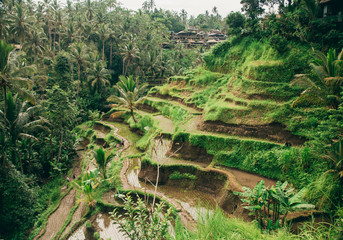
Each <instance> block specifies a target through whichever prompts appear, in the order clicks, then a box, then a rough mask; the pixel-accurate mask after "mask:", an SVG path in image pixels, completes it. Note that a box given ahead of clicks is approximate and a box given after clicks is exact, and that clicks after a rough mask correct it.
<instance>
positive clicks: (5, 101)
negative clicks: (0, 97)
mask: <svg viewBox="0 0 343 240" xmlns="http://www.w3.org/2000/svg"><path fill="white" fill-rule="evenodd" d="M5 84H6V83H5ZM3 92H4V118H5V119H6V112H7V88H6V85H4V86H3Z"/></svg>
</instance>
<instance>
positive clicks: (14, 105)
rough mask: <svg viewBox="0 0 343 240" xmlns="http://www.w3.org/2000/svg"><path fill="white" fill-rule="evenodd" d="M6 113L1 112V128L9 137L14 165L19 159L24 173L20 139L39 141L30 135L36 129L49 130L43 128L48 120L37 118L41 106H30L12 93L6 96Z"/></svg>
mask: <svg viewBox="0 0 343 240" xmlns="http://www.w3.org/2000/svg"><path fill="white" fill-rule="evenodd" d="M6 99H7V100H6V105H7V106H6V110H5V111H6V112H5V111H1V110H0V127H1V128H2V129H3V130H4V132H5V134H6V135H7V136H8V137H9V142H10V144H11V148H12V154H11V155H12V156H11V157H12V163H13V164H15V163H17V158H18V159H19V163H20V169H21V172H23V166H22V160H21V157H20V154H19V149H18V144H17V143H18V140H19V139H33V140H35V141H38V139H37V138H36V137H35V136H33V135H32V134H30V133H31V132H33V131H34V130H36V129H39V128H41V129H47V128H46V127H43V125H44V124H45V123H47V120H45V119H44V118H42V117H40V116H38V117H37V116H35V115H36V113H37V111H38V110H39V106H31V107H30V106H29V103H28V102H27V101H25V102H20V100H19V98H18V95H15V96H14V97H13V96H12V93H11V92H8V93H7V95H6Z"/></svg>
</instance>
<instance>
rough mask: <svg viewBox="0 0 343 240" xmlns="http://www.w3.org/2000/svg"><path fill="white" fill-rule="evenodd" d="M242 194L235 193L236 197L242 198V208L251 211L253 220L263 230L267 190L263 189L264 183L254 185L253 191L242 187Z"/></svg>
mask: <svg viewBox="0 0 343 240" xmlns="http://www.w3.org/2000/svg"><path fill="white" fill-rule="evenodd" d="M243 190H244V192H235V194H236V195H238V196H241V197H243V198H242V199H241V201H242V202H243V203H245V206H244V208H245V209H248V210H249V211H252V212H253V214H254V215H255V219H256V220H258V221H259V223H260V226H261V228H263V215H264V214H263V207H265V205H266V203H267V196H268V194H267V190H266V189H265V187H264V181H263V180H262V181H260V182H259V183H257V184H256V186H255V187H254V189H251V188H248V187H243Z"/></svg>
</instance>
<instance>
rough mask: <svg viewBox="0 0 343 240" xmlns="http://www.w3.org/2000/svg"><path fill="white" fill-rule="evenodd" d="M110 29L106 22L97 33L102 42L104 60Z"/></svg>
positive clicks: (103, 58)
mask: <svg viewBox="0 0 343 240" xmlns="http://www.w3.org/2000/svg"><path fill="white" fill-rule="evenodd" d="M108 32H109V30H108V27H107V25H105V24H104V23H102V24H100V26H99V29H98V31H97V34H98V36H99V38H100V40H101V42H102V60H103V61H105V41H106V40H107V39H108V37H109V33H108Z"/></svg>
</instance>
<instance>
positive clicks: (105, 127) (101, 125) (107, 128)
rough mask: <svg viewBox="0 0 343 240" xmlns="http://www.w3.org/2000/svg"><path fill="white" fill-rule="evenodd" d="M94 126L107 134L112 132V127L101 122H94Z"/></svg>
mask: <svg viewBox="0 0 343 240" xmlns="http://www.w3.org/2000/svg"><path fill="white" fill-rule="evenodd" d="M93 128H94V130H98V131H100V132H102V133H105V134H107V133H109V132H111V128H110V127H108V126H105V125H103V124H101V123H94V126H93Z"/></svg>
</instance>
